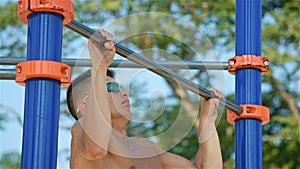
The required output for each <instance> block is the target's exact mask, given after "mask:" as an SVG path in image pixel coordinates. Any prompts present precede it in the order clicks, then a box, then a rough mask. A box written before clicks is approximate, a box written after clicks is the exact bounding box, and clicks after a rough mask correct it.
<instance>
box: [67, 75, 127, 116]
mask: <svg viewBox="0 0 300 169" xmlns="http://www.w3.org/2000/svg"><path fill="white" fill-rule="evenodd" d="M106 75H107V77H106V82H107V84H106V85H107V90H108V96H109V98H108V99H109V104H110V111H111V116H112V117H115V116H119V115H120V114H121V115H122V116H123V117H125V118H127V119H129V118H130V115H131V113H130V102H129V100H128V96H129V93H128V91H126V90H124V89H123V87H122V86H121V85H120V84H118V83H116V82H115V81H114V79H113V78H114V73H113V72H112V71H110V70H107V74H106ZM90 82H91V71H90V70H88V71H86V72H84V73H82V74H81V75H79V76H78V77H77V78H76V79H74V80H73V82H72V84H71V85H70V86H69V88H68V91H67V105H68V108H69V111H70V113H71V115H72V116H73V117H74V118H75V119H76V120H78V119H79V118H81V117H82V116H83V113H84V110H85V105H86V103H87V96H88V94H89V87H90Z"/></svg>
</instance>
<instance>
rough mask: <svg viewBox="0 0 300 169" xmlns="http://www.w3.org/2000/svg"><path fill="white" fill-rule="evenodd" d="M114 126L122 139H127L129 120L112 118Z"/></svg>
mask: <svg viewBox="0 0 300 169" xmlns="http://www.w3.org/2000/svg"><path fill="white" fill-rule="evenodd" d="M111 122H112V128H113V129H114V131H115V132H116V134H118V135H119V136H120V137H122V139H124V140H125V139H126V125H127V123H128V121H124V120H122V119H115V120H113V119H112V121H111Z"/></svg>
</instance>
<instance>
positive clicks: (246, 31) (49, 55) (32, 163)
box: [5, 0, 262, 169]
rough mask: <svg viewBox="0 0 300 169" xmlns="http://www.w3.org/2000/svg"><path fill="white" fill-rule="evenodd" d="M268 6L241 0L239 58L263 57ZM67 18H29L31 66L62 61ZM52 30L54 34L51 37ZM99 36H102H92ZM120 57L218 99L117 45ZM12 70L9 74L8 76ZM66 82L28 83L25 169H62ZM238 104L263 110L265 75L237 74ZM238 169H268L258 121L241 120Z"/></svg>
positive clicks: (77, 27)
mask: <svg viewBox="0 0 300 169" xmlns="http://www.w3.org/2000/svg"><path fill="white" fill-rule="evenodd" d="M261 16H262V2H261V1H259V0H257V1H253V0H236V56H239V55H244V54H250V55H257V56H261ZM62 20H63V17H62V15H59V14H56V13H51V12H50V13H49V12H37V13H32V14H30V16H29V17H28V21H29V22H28V32H29V34H28V48H27V60H53V61H58V62H60V61H61V43H57V42H61V40H62ZM66 26H67V27H68V28H70V29H72V30H74V31H76V32H77V33H79V34H81V35H83V36H85V37H86V38H90V37H92V38H94V39H95V40H96V41H98V42H99V43H103V42H104V41H103V38H102V37H101V36H100V35H99V34H97V33H96V32H95V31H94V30H93V29H90V28H88V27H86V26H84V25H82V24H80V23H78V22H76V21H72V22H71V23H70V24H68V25H66ZM49 30H51V31H49ZM92 35H96V36H92ZM115 46H116V49H117V53H118V54H120V55H121V56H123V57H125V58H128V59H129V60H131V61H133V62H136V63H138V64H139V65H142V66H143V67H145V68H147V69H149V70H151V71H153V72H155V73H157V74H159V75H161V76H163V77H165V78H167V79H169V80H171V81H174V80H176V82H177V83H179V84H180V85H182V86H183V87H186V88H187V89H189V90H191V91H193V92H195V93H197V94H199V95H201V96H202V97H205V98H207V99H208V98H212V97H214V95H213V94H212V92H210V91H208V90H207V89H205V88H203V87H201V86H198V85H197V84H195V83H193V82H191V81H188V80H187V79H184V78H182V77H180V76H178V75H177V74H176V73H174V72H173V71H171V70H170V69H168V68H167V67H165V66H162V65H160V64H159V63H157V62H154V61H153V60H151V59H149V58H146V57H144V56H142V55H140V54H136V53H134V51H132V50H130V49H128V48H126V47H124V46H122V45H121V44H118V43H116V44H115ZM7 70H8V69H5V71H7ZM59 96H60V82H59V81H57V80H53V79H42V78H34V79H28V80H27V81H26V92H25V113H24V128H23V135H24V136H23V147H22V164H21V165H22V168H56V157H57V136H58V114H59V99H58V98H59ZM236 102H237V105H241V104H255V105H261V102H262V97H261V72H260V71H259V70H257V69H253V68H245V69H239V70H237V71H236ZM220 103H221V104H224V105H225V107H226V108H227V109H229V110H231V111H233V112H235V113H236V114H240V113H241V108H240V107H239V106H237V105H235V104H233V103H231V102H228V101H225V100H221V101H220ZM235 128H236V132H235V139H236V153H235V154H236V159H235V161H236V168H241V169H242V168H262V123H261V121H260V120H257V119H238V120H236V126H235Z"/></svg>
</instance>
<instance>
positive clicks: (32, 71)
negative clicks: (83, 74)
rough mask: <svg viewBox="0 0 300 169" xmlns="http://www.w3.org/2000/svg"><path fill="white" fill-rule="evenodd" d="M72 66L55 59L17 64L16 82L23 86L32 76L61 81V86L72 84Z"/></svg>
mask: <svg viewBox="0 0 300 169" xmlns="http://www.w3.org/2000/svg"><path fill="white" fill-rule="evenodd" d="M71 73H72V70H71V67H70V66H68V65H66V64H64V63H61V62H55V61H49V60H31V61H26V62H22V63H19V64H18V65H17V66H16V82H17V83H18V84H20V85H22V86H24V85H25V81H26V80H27V79H31V78H51V79H56V80H58V81H60V82H61V87H62V88H63V87H68V86H69V85H70V84H71Z"/></svg>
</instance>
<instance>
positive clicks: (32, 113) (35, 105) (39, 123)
mask: <svg viewBox="0 0 300 169" xmlns="http://www.w3.org/2000/svg"><path fill="white" fill-rule="evenodd" d="M62 19H63V17H62V16H61V15H59V14H56V13H48V12H37V13H33V14H31V15H30V16H29V18H28V20H29V22H28V39H27V60H28V61H29V60H52V61H57V62H60V61H61V51H62V50H61V47H62ZM59 42H60V43H59ZM59 98H60V81H57V80H53V79H49V78H33V79H28V80H27V81H26V87H25V110H24V112H25V113H24V126H23V143H22V145H23V146H22V161H21V168H24V169H28V168H56V161H57V143H58V121H59V112H60V111H59V108H60V101H59Z"/></svg>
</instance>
